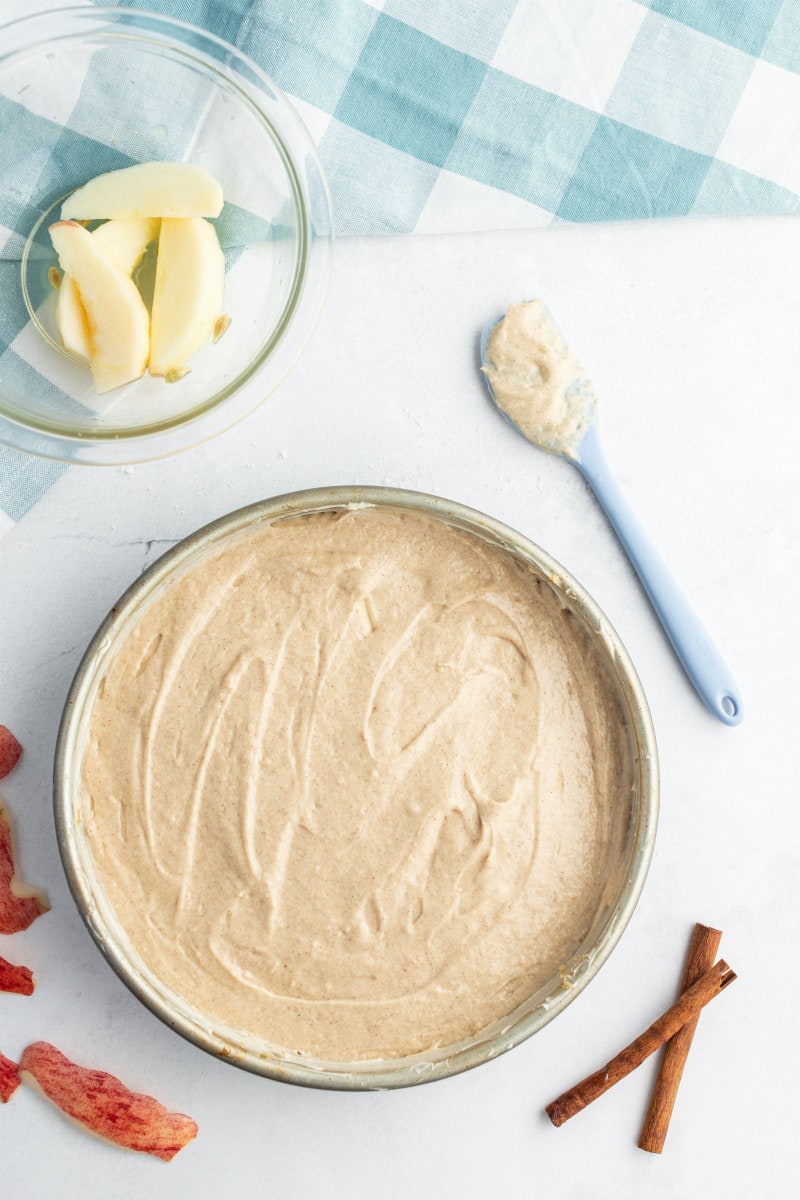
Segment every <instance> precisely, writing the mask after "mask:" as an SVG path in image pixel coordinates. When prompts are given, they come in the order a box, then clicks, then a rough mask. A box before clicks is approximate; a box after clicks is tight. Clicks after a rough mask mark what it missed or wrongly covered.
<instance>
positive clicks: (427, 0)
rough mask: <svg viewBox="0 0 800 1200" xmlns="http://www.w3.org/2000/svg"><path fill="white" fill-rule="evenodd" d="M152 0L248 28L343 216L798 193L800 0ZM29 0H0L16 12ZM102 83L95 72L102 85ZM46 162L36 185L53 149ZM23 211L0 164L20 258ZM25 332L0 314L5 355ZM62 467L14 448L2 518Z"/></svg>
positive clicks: (421, 215) (416, 223)
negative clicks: (14, 203) (299, 119)
mask: <svg viewBox="0 0 800 1200" xmlns="http://www.w3.org/2000/svg"><path fill="white" fill-rule="evenodd" d="M63 6H64V4H63V0H62V3H59V2H58V0H52V2H51V3H46V2H43V0H35V7H38V8H45V7H49V8H52V7H63ZM112 7H113V5H112ZM138 7H140V8H149V9H151V10H153V11H156V12H159V13H168V14H170V15H172V16H176V17H179V18H181V19H183V20H185V21H189V22H191V23H193V24H196V25H201V26H203V27H204V28H206V29H209V30H211V31H212V32H214V33H216V34H218V35H219V36H220V37H223V38H225V39H226V40H227V41H229V42H233V43H235V44H236V45H237V46H238V47H240V48H241V49H242V50H243V51H244V52H245V53H246V54H248V55H250V57H251V58H253V59H254V60H255V61H256V62H257V63H258V64H259V65H260V66H261V67H263V69H264V70H265V71H266V72H267V74H269V75H271V76H272V77H273V78H274V79H275V80H276V82H277V83H278V84H279V85H280V86H281V87H282V88H283V89H284V91H286V92H287V93H288V94H289V96H290V97H291V98H292V99H293V100H294V102H295V103H296V105H297V107H298V109H299V111H300V113H301V115H302V116H303V117H304V119H305V121H306V123H307V125H308V126H309V128H310V130H311V132H312V134H313V135H314V136H315V138H316V140H317V142H318V144H319V147H320V152H321V155H322V158H323V161H324V163H325V166H326V168H327V171H328V176H329V179H330V183H331V188H332V192H333V197H334V207H335V215H336V225H337V229H338V232H339V233H340V234H354V233H360V234H363V233H390V232H392V233H407V232H420V233H433V232H441V231H457V230H462V231H463V230H481V229H504V228H519V227H529V226H541V225H547V224H549V223H551V222H553V221H573V222H574V221H603V220H618V219H623V218H639V217H667V216H684V215H687V214H698V213H754V212H761V213H765V212H770V213H789V212H796V211H797V210H798V208H800V0H140V3H139V5H138ZM30 10H31V3H30V0H2V7H0V15H2V17H3V18H4V19H6V20H9V19H12V18H13V17H16V16H22V15H25V14H26V13H27V12H30ZM1 51H2V30H0V52H1ZM96 88H97V81H96V80H93V79H91V78H87V80H86V82H85V85H84V90H85V93H86V94H87V95H90V94H91V93H92V91H93V89H96ZM82 99H85V98H81V99H79V100H78V102H77V104H76V105H75V109H74V110H73V113H72V114H70V115H68V116H67V117H66V118H65V121H64V124H65V127H66V128H67V130H69V129H70V128H71V127H72V122H73V118H74V117H75V115H76V114H79V112H80V110H81V105H82ZM23 110H24V96H22V97H3V96H2V95H0V123H2V122H3V121H14V120H19V118H20V117H24V119H25V123H26V129H27V130H28V131H29V132H28V137H30V138H31V143H30V144H31V152H30V153H31V161H33V156H34V155H35V154H40V153H41V143H40V144H39V145H38V146H37V141H36V120H35V118H34V117H32V116H31V114H28V113H27V112H24V111H23ZM43 136H44V135H43ZM45 144H49V143H47V142H45ZM29 165H30V162H29ZM36 168H37V169H36V171H32V178H31V185H32V186H34V187H35V186H36V183H37V181H38V178H39V174H42V173H46V163H45V164H38V163H37V164H36ZM3 227H5V231H4V228H3ZM13 230H14V213H12V212H9V211H8V204H7V195H6V189H5V188H4V187H3V185H2V182H0V258H3V257H5V258H6V259H9V258H13V253H14V249H13V238H14V236H15V235H14V233H13ZM4 237H5V239H6V243H5V253H4V250H3V248H2V241H3V239H4ZM19 332H20V331H19V330H15V329H13V328H11V329H5V330H0V368H2V364H3V358H4V357H5V355H6V354H7V353H8V347H9V346H10V345H11V344H12V343H13V342H14V340H15V338H17V337H18V335H19ZM32 384H33V385H34V386H35V384H36V381H35V380H34V381H32ZM47 386H52V385H49V384H48V385H47ZM62 470H63V468H62V467H60V466H58V465H56V464H48V463H43V462H40V461H36V460H28V459H26V458H25V457H24V456H20V455H18V454H16V453H15V452H13V451H10V450H6V449H2V448H0V532H2V529H3V527H9V526H11V525H12V524H13V523H14V522H15V521H17V520H19V519H20V518H21V517H22V516H23V515H24V513H25V512H26V511H27V510H28V509H29V508H30V507H31V505H32V504H33V503H34V502H35V501H36V500H37V499H38V498H39V496H40V495H42V494H43V492H44V491H45V490H46V489H47V487H49V486H50V484H51V483H52V482H53V480H54V479H55V478H57V477H58V475H59V474H60V473H61V471H62ZM4 514H5V515H4Z"/></svg>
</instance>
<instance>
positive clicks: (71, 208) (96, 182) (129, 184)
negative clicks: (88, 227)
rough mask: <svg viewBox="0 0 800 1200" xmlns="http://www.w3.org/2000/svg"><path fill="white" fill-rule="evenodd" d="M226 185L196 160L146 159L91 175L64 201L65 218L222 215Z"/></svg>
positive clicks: (87, 219) (89, 219)
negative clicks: (223, 187)
mask: <svg viewBox="0 0 800 1200" xmlns="http://www.w3.org/2000/svg"><path fill="white" fill-rule="evenodd" d="M221 211H222V188H221V187H220V185H219V184H218V183H217V181H216V179H215V178H214V176H213V175H211V174H210V173H209V172H208V171H207V170H206V169H205V167H198V166H195V164H194V163H172V162H147V163H137V164H136V166H134V167H122V169H121V170H119V171H108V172H107V173H106V174H105V175H98V176H97V177H96V178H95V179H90V180H89V182H88V183H85V184H84V185H83V187H81V188H78V190H77V191H76V192H73V193H72V195H71V196H68V197H67V199H66V200H65V201H64V203H63V204H62V205H61V219H62V220H64V221H66V220H73V221H93V220H97V219H99V218H102V217H218V216H219V214H220V212H221Z"/></svg>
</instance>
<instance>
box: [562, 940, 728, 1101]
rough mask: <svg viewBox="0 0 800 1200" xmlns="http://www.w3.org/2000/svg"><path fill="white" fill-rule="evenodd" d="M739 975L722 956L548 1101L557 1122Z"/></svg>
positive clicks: (666, 1037)
mask: <svg viewBox="0 0 800 1200" xmlns="http://www.w3.org/2000/svg"><path fill="white" fill-rule="evenodd" d="M735 978H736V975H735V974H734V972H733V971H732V970H731V968H730V967H729V966H728V964H727V963H726V962H725V961H724V960H723V959H720V960H719V962H717V963H715V964H714V966H713V967H711V969H710V970H709V971H706V972H705V974H704V975H701V976H700V978H699V979H698V980H697V982H696V983H694V984H692V986H691V987H690V988H688V989H687V991H685V992H684V993H683V995H682V996H681V997H680V999H679V1000H677V1001H676V1003H675V1004H673V1005H672V1007H671V1008H668V1009H667V1011H666V1012H665V1013H664V1014H663V1015H662V1016H660V1017H659V1018H658V1020H657V1021H654V1022H653V1024H652V1025H651V1026H650V1027H649V1029H646V1030H645V1031H644V1033H642V1034H640V1036H639V1037H638V1038H636V1040H635V1041H633V1042H631V1044H630V1045H629V1046H626V1047H625V1049H624V1050H620V1052H619V1054H617V1055H615V1057H614V1058H612V1059H611V1061H610V1062H608V1063H606V1065H605V1066H604V1067H601V1068H600V1070H599V1071H595V1073H594V1074H593V1075H588V1076H587V1077H586V1079H582V1080H581V1082H580V1083H577V1084H576V1085H575V1087H572V1088H570V1089H569V1091H567V1092H564V1093H563V1094H562V1095H561V1096H559V1097H558V1099H557V1100H554V1101H553V1103H552V1104H548V1105H547V1108H546V1110H545V1111H546V1112H547V1115H548V1117H549V1118H550V1120H551V1121H552V1122H553V1124H554V1125H563V1124H564V1122H565V1121H568V1120H569V1118H570V1117H574V1116H575V1114H576V1113H579V1112H580V1111H581V1109H582V1108H586V1105H587V1104H591V1103H592V1101H593V1100H596V1099H597V1097H598V1096H602V1095H603V1093H604V1092H607V1091H608V1089H609V1088H611V1087H613V1086H614V1084H615V1083H619V1081H620V1079H624V1078H625V1076H626V1075H629V1074H630V1073H631V1071H633V1070H635V1068H636V1067H638V1066H640V1064H641V1063H643V1062H644V1060H645V1059H646V1058H649V1057H650V1055H651V1054H655V1052H656V1050H658V1049H659V1047H660V1046H663V1045H664V1043H665V1042H667V1041H669V1039H670V1038H671V1037H672V1036H673V1034H675V1033H677V1032H678V1030H679V1029H681V1028H682V1027H683V1026H684V1025H685V1024H686V1022H687V1021H691V1020H692V1019H693V1018H694V1017H695V1016H696V1015H697V1014H698V1013H699V1012H700V1009H701V1008H703V1006H704V1005H706V1004H708V1002H709V1001H710V1000H713V999H714V997H715V996H718V995H719V993H720V992H721V991H722V990H723V988H726V987H727V986H728V984H729V983H733V981H734V979H735Z"/></svg>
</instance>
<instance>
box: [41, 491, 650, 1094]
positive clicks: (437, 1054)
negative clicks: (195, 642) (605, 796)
mask: <svg viewBox="0 0 800 1200" xmlns="http://www.w3.org/2000/svg"><path fill="white" fill-rule="evenodd" d="M373 506H378V507H383V508H388V509H392V510H398V511H400V512H405V513H411V514H420V515H423V516H425V517H427V518H429V519H432V520H436V521H441V522H444V523H445V524H447V525H450V526H453V527H454V528H456V529H461V530H465V531H466V532H468V533H471V534H473V535H475V536H477V537H478V538H480V539H481V540H482V541H485V542H489V543H490V544H492V545H494V546H497V547H499V548H500V549H502V550H503V551H506V552H507V553H510V554H511V555H512V556H513V557H514V558H515V559H516V560H517V561H518V563H519V564H520V565H521V566H522V567H523V568H524V569H525V570H526V571H530V572H531V574H532V577H533V578H535V579H541V580H543V581H544V582H545V583H546V584H547V586H549V587H550V588H552V589H553V591H554V592H555V593H556V595H557V596H558V597H559V599H560V601H561V602H562V604H563V605H564V607H565V608H567V609H568V610H569V611H570V612H571V613H572V614H573V616H574V617H575V618H576V620H577V621H578V622H579V624H580V625H581V627H582V628H583V629H584V630H585V631H586V632H587V634H588V636H589V638H590V641H591V643H592V645H593V647H594V648H596V650H597V652H598V660H599V662H600V664H601V668H602V669H603V670H604V671H605V672H607V677H608V680H609V682H610V683H611V685H612V687H613V689H614V692H615V693H616V696H617V698H618V700H619V704H620V708H621V712H622V715H623V720H624V724H625V729H626V733H627V754H628V755H629V756H630V759H629V761H630V769H631V776H632V780H633V787H632V791H631V806H630V812H629V815H628V819H627V823H626V831H625V833H626V837H625V846H624V849H623V850H622V852H621V854H620V855H619V856H615V858H614V861H613V862H609V863H608V864H607V873H606V877H605V878H604V880H603V888H602V895H601V897H600V900H599V903H598V907H597V910H596V912H595V914H594V918H593V920H592V922H591V926H590V928H589V929H588V930H587V931H586V934H585V936H584V937H583V938H582V939H581V941H580V943H579V944H578V945H576V946H575V947H574V949H573V951H572V952H571V953H570V954H569V955H568V956H567V958H566V960H565V962H564V963H563V964H562V965H561V967H560V969H559V971H558V972H557V973H556V974H555V975H554V976H553V977H552V978H550V979H548V980H546V981H545V982H544V983H543V984H542V986H541V987H539V988H538V989H537V990H536V992H534V993H533V994H532V995H530V996H529V997H528V998H527V999H526V1000H525V1001H524V1003H523V1004H521V1005H520V1006H519V1008H517V1009H515V1011H514V1012H512V1013H509V1014H508V1015H506V1016H504V1017H503V1018H501V1019H500V1020H497V1021H495V1022H494V1023H493V1024H492V1025H490V1026H488V1027H487V1028H485V1029H482V1030H480V1031H479V1032H477V1033H475V1034H474V1035H472V1036H471V1037H468V1038H466V1039H464V1040H463V1041H461V1042H459V1043H457V1044H451V1045H442V1046H438V1047H436V1048H435V1049H433V1050H430V1051H427V1052H424V1053H418V1054H413V1055H408V1056H406V1057H403V1058H392V1059H385V1060H373V1061H359V1062H353V1063H341V1062H323V1061H321V1060H317V1059H312V1058H310V1057H308V1056H306V1055H301V1054H297V1053H294V1052H291V1051H289V1050H286V1049H283V1048H281V1047H279V1046H275V1045H273V1044H271V1043H269V1042H267V1041H265V1040H264V1039H261V1038H257V1037H255V1036H253V1035H251V1034H248V1033H245V1032H243V1031H242V1030H239V1029H236V1028H232V1027H228V1026H225V1025H224V1024H223V1023H222V1022H220V1021H219V1020H218V1019H217V1018H214V1017H211V1016H209V1015H208V1014H206V1013H204V1012H203V1011H201V1010H200V1009H198V1008H197V1007H195V1006H194V1004H193V1002H192V997H191V986H190V985H189V984H188V981H187V988H186V990H185V991H183V992H182V993H181V994H178V993H177V992H176V991H175V990H173V989H172V988H171V987H169V986H168V985H167V984H165V983H164V982H162V980H160V979H159V978H158V976H157V975H156V974H155V973H154V972H153V971H152V970H151V969H150V967H148V966H147V965H146V964H145V962H144V961H143V959H142V957H141V955H140V954H139V952H138V951H137V949H136V948H135V947H134V945H133V944H132V942H131V940H130V938H129V937H128V934H127V933H126V931H125V929H124V928H123V925H122V923H121V921H120V919H119V917H118V916H117V914H116V911H115V909H114V906H113V903H112V902H111V900H110V899H109V897H108V895H107V894H106V892H105V889H104V888H103V885H102V882H101V879H100V877H99V873H98V870H97V868H96V866H95V860H94V857H93V854H92V850H91V846H90V840H89V837H88V835H87V829H86V819H85V812H84V809H85V805H86V803H87V801H86V798H85V796H84V791H83V787H82V780H81V769H82V759H83V753H84V748H85V746H86V743H87V738H88V736H89V726H90V721H91V714H92V707H93V704H94V700H95V698H96V696H97V693H98V690H99V688H100V687H101V686H102V683H103V680H104V678H105V677H106V675H107V672H108V671H109V669H110V668H111V666H112V664H113V662H114V660H115V657H116V655H117V654H118V653H119V651H120V650H121V649H122V647H123V646H124V644H125V641H126V639H127V637H128V636H129V635H130V634H131V632H132V631H133V629H134V628H135V626H136V624H137V622H138V621H139V619H140V618H141V617H143V616H144V615H145V613H146V612H147V609H148V608H149V606H150V605H151V604H152V603H154V602H155V601H156V600H157V599H158V598H159V596H161V595H162V594H163V592H164V590H165V589H167V588H168V587H169V586H170V585H171V584H172V583H173V582H174V581H175V580H176V579H178V578H179V577H181V576H183V575H184V574H186V573H188V572H191V570H192V569H193V568H195V567H197V566H198V565H199V564H200V563H201V562H203V560H204V559H205V558H206V557H207V556H209V555H212V554H214V553H216V552H218V551H220V550H221V548H222V547H223V546H227V545H229V544H230V542H231V541H232V540H234V539H238V538H240V537H246V536H248V534H250V533H253V532H255V531H257V530H258V529H259V528H260V527H263V526H264V525H266V524H271V523H273V522H276V521H284V520H287V519H292V518H296V517H303V516H307V515H308V514H310V513H317V512H322V511H330V510H334V511H335V510H344V509H347V508H349V507H356V508H361V507H373ZM54 803H55V820H56V830H57V835H58V844H59V849H60V852H61V858H62V862H63V864H64V869H65V872H66V875H67V880H68V883H69V886H70V889H71V890H72V894H73V896H74V898H75V902H76V904H77V906H78V909H79V911H80V913H81V916H82V917H83V919H84V921H85V923H86V925H87V927H88V929H89V931H90V933H91V934H92V936H93V937H94V939H95V941H96V943H97V945H98V947H99V949H100V950H101V952H102V954H103V955H104V956H105V958H106V959H107V960H108V962H109V963H110V964H111V966H112V967H113V968H114V970H115V971H116V972H117V974H118V975H119V977H120V979H121V980H122V981H123V982H124V983H125V984H126V985H127V986H128V987H129V988H130V989H131V991H132V992H133V993H134V995H136V996H137V997H138V998H139V999H140V1000H141V1001H142V1002H143V1003H144V1004H146V1005H147V1006H148V1008H150V1009H151V1010H152V1011H153V1012H154V1013H155V1014H156V1016H158V1017H160V1018H161V1020H162V1021H164V1022H165V1023H166V1024H167V1025H168V1026H169V1027H170V1028H171V1029H174V1030H176V1031H177V1032H178V1033H180V1034H181V1035H182V1036H183V1037H185V1038H187V1039H188V1040H189V1041H191V1042H194V1043H195V1044H196V1045H197V1046H200V1047H201V1048H202V1049H204V1050H206V1051H208V1052H209V1053H211V1054H214V1055H216V1056H217V1057H219V1058H221V1059H222V1061H224V1062H229V1063H232V1064H234V1065H235V1066H239V1067H243V1068H244V1069H246V1070H248V1071H253V1072H255V1073H256V1074H259V1075H266V1076H268V1077H270V1078H272V1079H277V1080H281V1081H283V1082H286V1083H295V1084H302V1085H305V1086H308V1087H318V1088H334V1089H341V1090H347V1091H363V1090H372V1089H376V1088H398V1087H410V1086H412V1085H415V1084H420V1083H427V1082H429V1081H431V1080H434V1079H442V1078H444V1077H445V1076H449V1075H455V1074H457V1073H458V1072H460V1071H465V1070H468V1069H469V1068H471V1067H475V1066H478V1065H479V1064H481V1063H484V1062H487V1061H488V1060H489V1059H492V1058H495V1057H496V1056H497V1055H499V1054H503V1053H504V1052H505V1051H507V1050H510V1049H512V1048H513V1047H514V1046H517V1045H519V1043H520V1042H522V1041H524V1040H525V1039H526V1038H528V1037H530V1036H531V1035H532V1034H534V1033H536V1032H537V1031H538V1030H540V1029H542V1028H543V1027H544V1026H545V1025H546V1024H547V1023H548V1022H549V1021H551V1020H552V1019H553V1018H554V1017H555V1016H557V1015H558V1013H560V1012H561V1011H562V1010H563V1009H564V1008H566V1007H567V1005H568V1004H570V1003H571V1001H572V1000H573V999H574V998H575V997H576V996H577V995H579V993H580V992H581V991H582V990H583V988H584V987H585V986H586V985H587V984H588V983H589V981H590V980H591V979H593V978H594V976H595V975H596V974H597V972H598V971H599V969H600V968H601V967H602V965H603V963H604V962H605V961H606V959H607V958H608V956H609V955H610V954H611V951H612V950H613V949H614V947H615V946H616V944H617V942H618V941H619V939H620V937H621V936H622V934H623V932H624V930H625V927H626V925H627V923H628V921H629V919H630V917H631V915H632V913H633V910H634V908H635V907H636V903H637V901H638V898H639V895H640V893H641V889H642V887H643V885H644V880H645V877H646V875H647V869H648V866H649V863H650V858H651V855H652V851H653V845H654V841H655V832H656V821H657V815H658V757H657V752H656V743H655V734H654V731H653V725H652V721H651V718H650V711H649V708H648V705H647V700H646V698H645V695H644V692H643V690H642V686H641V684H640V682H639V679H638V677H637V675H636V672H635V670H634V667H633V664H632V662H631V660H630V658H629V656H628V654H627V651H626V650H625V647H624V646H623V644H622V642H621V641H620V639H619V637H618V635H617V634H616V632H615V631H614V629H613V628H612V627H611V625H610V624H609V622H608V620H607V618H606V617H605V616H604V614H603V613H602V611H601V610H600V609H599V608H598V606H597V604H596V602H595V601H594V600H593V599H592V597H591V596H590V595H589V594H588V593H587V592H586V591H585V590H584V588H583V587H582V586H581V585H580V584H579V583H578V582H577V581H576V580H575V579H573V578H572V576H570V575H569V573H568V572H566V571H565V570H564V569H563V567H561V566H560V565H559V564H558V563H557V562H556V561H555V560H554V559H552V558H551V557H550V556H549V555H548V554H547V553H546V552H545V551H544V550H542V549H540V548H539V547H538V546H536V545H535V544H534V543H533V542H530V541H529V540H528V539H527V538H525V537H523V536H522V535H521V534H519V533H516V532H515V531H514V530H512V529H509V528H508V526H506V525H502V524H501V523H500V522H499V521H496V520H494V519H493V518H492V517H488V516H485V515H484V514H483V513H480V512H476V511H475V510H474V509H471V508H467V507H465V506H464V505H462V504H457V503H455V502H453V501H449V500H444V499H441V498H440V497H438V496H429V495H424V494H421V493H418V492H407V491H401V490H398V489H393V488H379V487H355V486H354V487H330V488H317V489H313V490H310V491H303V492H294V493H291V494H289V495H285V496H277V497H274V498H273V499H270V500H264V501H261V502H260V503H258V504H253V505H251V506H250V507H248V508H244V509H240V510H239V511H237V512H232V513H230V514H228V515H227V516H225V517H222V518H220V519H219V520H218V521H215V522H213V524H211V525H207V526H206V527H205V528H203V529H200V530H198V531H197V532H196V533H194V534H192V535H191V536H190V537H188V538H185V539H184V540H183V541H182V542H179V543H178V544H177V545H176V546H174V547H173V548H172V549H171V550H169V551H168V552H167V553H166V554H165V555H164V556H163V557H162V558H161V559H159V561H158V562H156V563H154V564H153V566H152V567H150V568H149V570H147V571H145V573H144V574H143V575H142V576H141V577H140V578H139V579H138V580H137V581H136V582H135V583H134V584H133V585H132V586H131V587H130V588H129V589H128V591H127V592H126V593H125V595H124V596H122V597H121V599H120V600H119V601H118V603H117V604H115V605H114V606H113V608H112V609H111V612H110V614H109V616H108V617H107V618H106V620H105V621H104V622H103V624H102V625H101V626H100V628H99V630H98V631H97V633H96V634H95V636H94V638H93V640H92V642H91V644H90V645H89V648H88V649H87V651H86V654H85V655H84V657H83V660H82V662H81V664H80V666H79V668H78V671H77V674H76V676H75V679H74V681H73V683H72V687H71V688H70V692H69V695H68V697H67V701H66V704H65V707H64V715H63V718H62V722H61V728H60V731H59V736H58V744H57V747H56V761H55V775H54Z"/></svg>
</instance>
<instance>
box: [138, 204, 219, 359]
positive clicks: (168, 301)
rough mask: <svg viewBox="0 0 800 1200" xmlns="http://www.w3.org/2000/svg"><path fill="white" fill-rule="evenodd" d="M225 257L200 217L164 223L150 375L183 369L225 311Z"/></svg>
mask: <svg viewBox="0 0 800 1200" xmlns="http://www.w3.org/2000/svg"><path fill="white" fill-rule="evenodd" d="M224 286H225V256H224V255H223V253H222V249H221V247H220V244H219V240H218V239H217V234H216V230H215V229H214V226H213V225H209V223H208V221H204V220H203V219H202V217H185V218H182V219H177V220H173V219H166V220H163V221H162V222H161V234H160V236H159V239H158V259H157V260H156V283H155V291H154V292H153V316H152V321H151V330H150V374H151V375H166V374H167V372H168V371H173V370H180V369H181V368H183V367H185V366H186V364H187V363H188V361H189V359H190V358H191V357H192V355H193V354H194V352H195V351H196V350H197V349H198V347H199V346H201V345H202V344H203V342H204V341H205V340H206V338H208V337H210V336H211V334H212V333H213V330H214V325H215V324H216V321H217V318H218V317H219V315H220V313H221V312H222V295H223V290H224Z"/></svg>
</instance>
